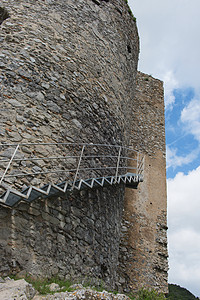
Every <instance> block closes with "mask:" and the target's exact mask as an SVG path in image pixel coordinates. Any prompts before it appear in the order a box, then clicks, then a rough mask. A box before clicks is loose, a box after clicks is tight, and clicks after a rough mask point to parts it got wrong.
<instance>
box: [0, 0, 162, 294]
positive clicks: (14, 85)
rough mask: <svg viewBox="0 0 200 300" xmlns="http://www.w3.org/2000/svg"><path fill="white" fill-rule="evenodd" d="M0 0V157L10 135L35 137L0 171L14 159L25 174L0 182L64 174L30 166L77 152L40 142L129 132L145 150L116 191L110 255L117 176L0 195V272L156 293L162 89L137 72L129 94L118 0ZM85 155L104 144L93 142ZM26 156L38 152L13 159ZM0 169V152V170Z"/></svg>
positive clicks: (133, 63) (125, 16) (127, 27)
mask: <svg viewBox="0 0 200 300" xmlns="http://www.w3.org/2000/svg"><path fill="white" fill-rule="evenodd" d="M1 5H2V6H5V8H6V9H7V10H8V12H9V15H10V17H9V18H8V19H6V18H5V17H3V21H2V24H1V31H0V42H1V52H0V81H1V83H2V84H1V86H0V103H1V108H0V137H1V149H0V155H1V159H2V158H3V159H10V157H11V156H12V154H13V151H14V149H15V148H14V145H13V144H18V143H36V144H35V145H34V146H33V147H32V148H31V149H30V147H29V146H28V145H23V146H22V147H20V149H19V151H18V153H17V156H16V158H17V159H19V162H20V167H19V166H17V163H16V162H15V163H13V164H12V166H11V168H10V169H9V174H13V175H17V172H21V171H23V170H24V169H25V171H26V172H30V170H31V171H32V172H34V174H35V175H34V176H27V177H25V178H23V177H22V178H21V177H20V179H19V178H18V177H11V178H7V179H6V180H5V181H4V183H5V184H9V185H12V186H14V187H15V188H17V189H22V188H25V187H27V186H29V185H35V186H42V185H44V184H45V183H48V182H53V183H57V182H60V181H62V180H64V179H66V177H67V178H69V179H70V178H71V177H72V176H74V174H68V173H67V172H65V174H64V175H61V174H60V175H59V176H58V175H57V174H56V173H54V175H53V174H50V175H47V174H46V173H45V174H43V175H41V174H39V175H38V173H41V172H48V171H49V170H50V169H51V170H54V169H55V168H58V169H60V168H63V169H67V168H73V167H74V166H75V168H76V166H77V159H73V158H70V160H68V161H66V162H65V163H64V164H63V162H62V163H61V162H60V161H59V160H52V161H51V163H49V162H48V161H47V160H46V157H47V156H50V157H53V156H63V155H69V154H71V155H79V154H80V151H81V148H80V147H76V148H75V149H74V148H72V147H70V146H66V147H63V146H60V145H57V146H52V145H45V146H44V145H42V143H58V142H59V143H60V142H84V143H100V144H101V143H103V144H107V143H109V144H114V145H116V144H118V145H126V144H128V143H129V140H130V135H129V133H130V130H132V139H131V144H132V145H133V147H134V148H135V149H138V150H140V151H142V152H145V154H146V155H145V172H144V176H145V181H144V183H143V184H141V185H140V186H139V189H138V191H132V190H128V191H127V192H126V202H125V213H124V221H123V226H122V240H121V247H120V258H119V259H118V254H119V240H120V226H121V214H122V210H123V194H124V191H123V189H124V187H123V186H118V187H110V188H109V189H105V188H104V189H97V190H96V191H95V190H94V191H85V192H81V193H80V194H79V193H77V194H71V195H70V194H67V195H66V197H64V198H61V197H55V198H51V199H48V200H47V199H40V200H38V201H36V202H34V203H33V204H31V205H30V206H29V205H26V204H23V203H21V204H20V205H19V206H18V207H16V208H15V209H12V210H10V209H8V208H6V207H4V206H3V205H2V203H1V210H0V216H1V217H0V260H1V261H0V272H1V274H4V275H6V274H8V273H10V272H13V273H23V272H26V271H27V272H30V273H31V274H32V275H34V276H52V275H56V274H59V275H60V276H61V277H67V276H70V277H72V278H73V277H77V276H85V277H92V278H95V280H96V282H97V281H98V280H103V281H104V282H105V284H106V285H107V286H109V287H111V288H116V287H117V288H119V289H124V290H130V289H131V290H137V289H138V288H140V286H143V285H147V286H150V287H156V288H158V289H160V290H163V291H166V289H167V285H166V284H167V282H166V280H167V259H166V257H167V249H166V189H165V182H166V178H165V140H164V106H163V90H162V84H161V83H160V81H159V80H155V79H153V78H152V77H150V76H147V75H144V74H141V73H139V75H138V78H137V96H136V98H134V89H135V84H136V81H135V78H136V70H137V61H138V51H139V46H138V34H137V28H136V24H135V21H134V19H133V18H132V16H131V15H130V13H129V9H128V6H127V4H126V1H124V0H117V1H116V0H109V1H108V0H107V1H102V0H76V1H73V0H67V1H66V0H60V1H58V0H57V1H53V0H38V1H33V0H26V1H25V0H17V1H14V0H2V1H1ZM0 22H1V21H0ZM2 143H11V144H12V145H11V146H9V147H8V146H5V145H4V146H2ZM95 153H99V154H105V151H104V149H99V148H98V147H97V148H96V149H95ZM86 154H87V153H86ZM112 154H117V152H116V150H115V151H114V152H113V153H112ZM35 156H37V157H38V156H39V157H40V158H41V159H40V160H38V161H32V162H28V161H22V159H24V158H26V157H31V158H34V157H35ZM114 162H115V163H116V160H115V161H114ZM110 163H111V161H109V164H110ZM90 165H92V166H94V167H95V166H96V165H97V162H96V161H92V162H90ZM105 165H107V162H105ZM85 166H87V164H85ZM5 167H6V163H5V162H0V173H1V174H2V173H3V171H4V170H5ZM17 168H18V169H17ZM82 175H84V174H82ZM90 175H91V176H100V175H102V174H101V172H93V173H91V174H90ZM119 262H120V267H119V269H118V263H119ZM117 271H118V272H117Z"/></svg>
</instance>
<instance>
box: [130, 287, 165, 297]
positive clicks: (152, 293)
mask: <svg viewBox="0 0 200 300" xmlns="http://www.w3.org/2000/svg"><path fill="white" fill-rule="evenodd" d="M135 299H137V300H165V299H166V298H165V296H164V295H163V294H159V293H158V292H157V291H155V290H145V289H141V290H140V291H139V292H138V295H137V296H136V298H135Z"/></svg>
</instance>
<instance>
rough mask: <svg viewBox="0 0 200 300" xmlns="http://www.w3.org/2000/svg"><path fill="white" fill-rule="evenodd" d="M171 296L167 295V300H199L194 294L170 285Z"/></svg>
mask: <svg viewBox="0 0 200 300" xmlns="http://www.w3.org/2000/svg"><path fill="white" fill-rule="evenodd" d="M168 287H169V294H168V295H167V299H170V300H195V299H198V298H197V297H195V296H194V295H193V294H192V293H190V292H189V291H188V290H186V289H185V288H182V287H180V286H179V285H176V284H169V285H168Z"/></svg>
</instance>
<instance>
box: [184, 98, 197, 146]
mask: <svg viewBox="0 0 200 300" xmlns="http://www.w3.org/2000/svg"><path fill="white" fill-rule="evenodd" d="M181 121H182V123H183V125H184V127H185V130H187V132H188V133H191V134H193V136H194V137H195V139H196V140H197V141H199V142H200V100H197V99H192V100H191V101H190V103H189V104H188V105H187V106H186V107H185V108H184V109H183V110H182V112H181Z"/></svg>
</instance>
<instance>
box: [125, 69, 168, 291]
mask: <svg viewBox="0 0 200 300" xmlns="http://www.w3.org/2000/svg"><path fill="white" fill-rule="evenodd" d="M133 111H134V119H133V123H132V142H131V143H132V145H133V146H134V148H137V149H138V150H140V151H142V152H143V153H145V160H144V182H143V183H142V184H140V185H139V187H138V189H137V190H132V189H126V192H125V204H124V207H125V208H124V217H123V226H122V232H123V234H122V241H121V247H120V249H121V250H120V261H121V268H120V270H121V272H122V273H124V277H125V279H126V280H122V285H123V286H124V288H125V289H128V290H137V289H139V288H141V287H149V288H155V289H158V290H160V291H162V292H164V293H167V290H168V283H167V280H168V276H167V271H168V263H167V257H168V251H167V216H166V214H167V195H166V165H165V162H166V160H165V117H164V93H163V83H162V82H161V81H160V80H158V79H154V78H152V77H151V76H149V75H146V74H143V73H141V72H139V73H138V76H137V85H136V95H135V102H134V106H133Z"/></svg>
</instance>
